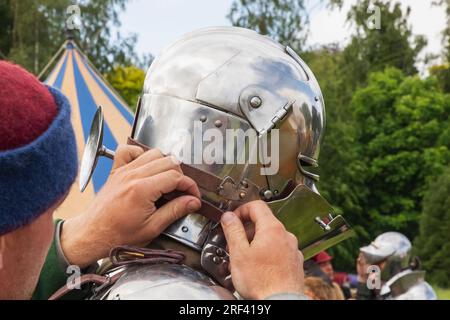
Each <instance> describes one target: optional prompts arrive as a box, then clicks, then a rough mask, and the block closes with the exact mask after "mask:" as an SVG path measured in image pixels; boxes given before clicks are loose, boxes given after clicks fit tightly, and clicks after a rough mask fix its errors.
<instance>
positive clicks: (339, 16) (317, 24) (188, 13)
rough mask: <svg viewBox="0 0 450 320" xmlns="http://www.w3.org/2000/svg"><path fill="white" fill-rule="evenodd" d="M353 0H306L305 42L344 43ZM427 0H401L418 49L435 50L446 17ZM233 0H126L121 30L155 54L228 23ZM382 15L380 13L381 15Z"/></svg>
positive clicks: (139, 46) (139, 47)
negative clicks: (337, 0) (420, 38)
mask: <svg viewBox="0 0 450 320" xmlns="http://www.w3.org/2000/svg"><path fill="white" fill-rule="evenodd" d="M354 2H356V0H346V1H345V3H346V5H345V7H344V8H343V9H342V10H338V9H335V10H332V11H331V10H329V9H327V8H326V7H325V6H324V5H321V4H320V0H306V3H307V8H309V11H310V34H309V38H308V41H307V45H309V46H316V45H323V44H329V43H336V42H337V43H339V44H342V45H345V43H347V42H348V40H349V39H350V36H351V34H352V32H353V29H352V28H351V26H349V25H348V24H346V22H345V19H346V13H347V12H348V8H349V7H350V5H351V4H352V3H354ZM431 2H432V1H431V0H401V3H402V5H404V6H405V7H406V6H407V5H409V6H410V7H411V16H410V20H409V21H410V24H411V25H412V28H413V32H414V33H415V34H423V35H425V36H426V37H427V39H428V42H429V43H428V46H427V47H426V48H425V50H424V52H423V53H422V57H423V56H425V54H427V53H435V54H439V53H440V52H441V50H442V43H441V41H442V35H441V33H442V30H444V28H445V24H446V17H445V12H444V10H443V9H442V8H439V7H431ZM232 3H233V0H130V2H129V4H128V7H127V10H126V11H125V12H123V13H122V14H121V21H122V26H121V28H120V31H121V32H122V33H123V34H127V33H137V34H138V37H139V40H138V43H137V47H136V50H137V52H138V53H140V54H147V53H151V54H153V55H158V54H159V53H160V52H161V51H162V50H163V49H164V47H166V46H167V45H169V44H170V43H172V42H173V41H175V40H177V38H179V37H180V36H182V35H183V34H185V33H187V32H190V31H193V30H195V29H198V28H202V27H208V26H228V25H230V22H229V20H228V19H227V17H226V16H227V14H228V12H229V11H230V7H231V4H232ZM381 18H382V17H381Z"/></svg>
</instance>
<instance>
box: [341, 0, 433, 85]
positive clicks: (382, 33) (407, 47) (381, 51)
mask: <svg viewBox="0 0 450 320" xmlns="http://www.w3.org/2000/svg"><path fill="white" fill-rule="evenodd" d="M375 7H377V8H379V17H380V28H379V29H377V28H374V25H373V24H371V23H369V22H370V21H374V20H373V19H374V14H377V13H378V12H376V11H373V10H372V9H371V8H375ZM409 15H410V8H409V7H408V8H407V9H406V11H403V10H402V8H401V4H400V2H397V1H396V2H392V1H385V0H384V1H382V0H375V1H372V0H359V1H358V2H357V3H356V4H355V5H353V6H352V8H351V10H350V12H349V13H348V21H349V22H350V23H352V24H353V25H354V26H355V27H356V34H355V35H354V36H353V37H352V39H351V42H350V44H349V45H348V46H347V47H346V48H345V50H344V63H345V66H346V67H345V68H344V69H343V74H342V76H344V77H345V78H346V80H347V81H348V84H349V86H350V89H351V90H354V89H356V88H357V87H358V86H361V85H364V84H365V83H366V81H367V78H368V75H369V74H370V73H371V72H374V71H383V70H384V69H385V68H386V67H394V68H397V69H400V70H402V71H403V72H404V73H405V74H406V75H414V74H416V73H417V69H416V67H415V63H416V62H417V56H418V54H419V53H420V52H421V51H422V49H423V48H424V47H425V45H426V39H425V38H424V37H423V36H414V35H413V33H412V29H411V26H410V25H409V23H408V19H409Z"/></svg>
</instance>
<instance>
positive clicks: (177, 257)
mask: <svg viewBox="0 0 450 320" xmlns="http://www.w3.org/2000/svg"><path fill="white" fill-rule="evenodd" d="M109 256H110V259H111V262H112V264H113V265H114V266H126V265H130V264H133V265H136V264H147V265H149V264H161V263H171V264H180V263H181V262H182V261H183V260H184V258H185V255H184V253H182V252H180V251H175V250H157V249H147V248H139V247H134V246H118V247H115V248H113V249H112V250H111V253H110V255H109Z"/></svg>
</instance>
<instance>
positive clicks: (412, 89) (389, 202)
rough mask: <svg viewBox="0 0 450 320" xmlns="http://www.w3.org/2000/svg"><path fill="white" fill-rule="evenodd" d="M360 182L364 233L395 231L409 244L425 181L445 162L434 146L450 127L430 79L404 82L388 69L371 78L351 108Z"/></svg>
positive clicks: (449, 158)
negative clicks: (362, 169)
mask: <svg viewBox="0 0 450 320" xmlns="http://www.w3.org/2000/svg"><path fill="white" fill-rule="evenodd" d="M352 110H353V112H354V114H355V120H356V125H357V130H358V133H357V140H358V144H359V145H360V150H361V157H362V159H363V161H364V162H365V163H366V165H367V172H366V173H365V182H366V184H367V185H368V186H370V193H369V195H368V197H367V199H366V203H365V209H366V211H367V212H366V220H368V222H370V225H367V230H370V231H371V233H372V234H373V235H376V234H379V233H381V232H384V231H387V230H397V231H399V232H403V233H405V234H406V235H408V236H409V237H410V238H414V235H415V234H416V233H417V230H418V218H419V216H420V212H421V209H422V208H421V199H422V197H423V195H424V193H425V191H426V190H427V188H426V185H427V182H428V179H429V178H430V177H433V176H436V174H438V173H439V172H441V171H442V170H443V168H444V167H445V165H446V164H448V163H449V162H450V151H449V149H448V148H447V147H446V146H444V145H441V144H440V143H439V141H440V137H441V135H442V133H443V132H445V130H446V129H447V128H448V126H449V124H450V119H449V115H450V99H449V97H448V96H446V95H444V94H443V93H442V92H441V91H440V90H439V88H438V86H437V81H436V79H434V78H428V79H424V80H422V79H420V78H419V77H406V76H405V75H404V74H403V73H402V72H401V71H400V70H398V69H393V68H388V69H386V71H385V72H378V73H374V74H372V75H371V76H370V78H369V83H368V85H367V87H365V88H362V89H360V90H358V91H357V92H356V93H355V95H354V97H353V102H352Z"/></svg>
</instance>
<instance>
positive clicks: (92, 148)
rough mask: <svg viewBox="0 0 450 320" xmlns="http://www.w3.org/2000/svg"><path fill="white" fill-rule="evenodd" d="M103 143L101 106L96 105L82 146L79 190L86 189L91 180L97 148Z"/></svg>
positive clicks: (95, 163)
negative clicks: (86, 137) (89, 128)
mask: <svg viewBox="0 0 450 320" xmlns="http://www.w3.org/2000/svg"><path fill="white" fill-rule="evenodd" d="M102 145H103V112H102V107H98V109H97V112H96V113H95V115H94V119H93V120H92V124H91V130H90V132H89V137H88V139H87V141H86V145H85V147H84V153H83V158H82V159H81V167H80V191H81V192H83V191H84V189H86V187H87V185H88V184H89V181H90V180H91V177H92V173H93V172H94V169H95V166H96V165H97V161H98V157H99V150H100V148H101V147H102Z"/></svg>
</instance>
